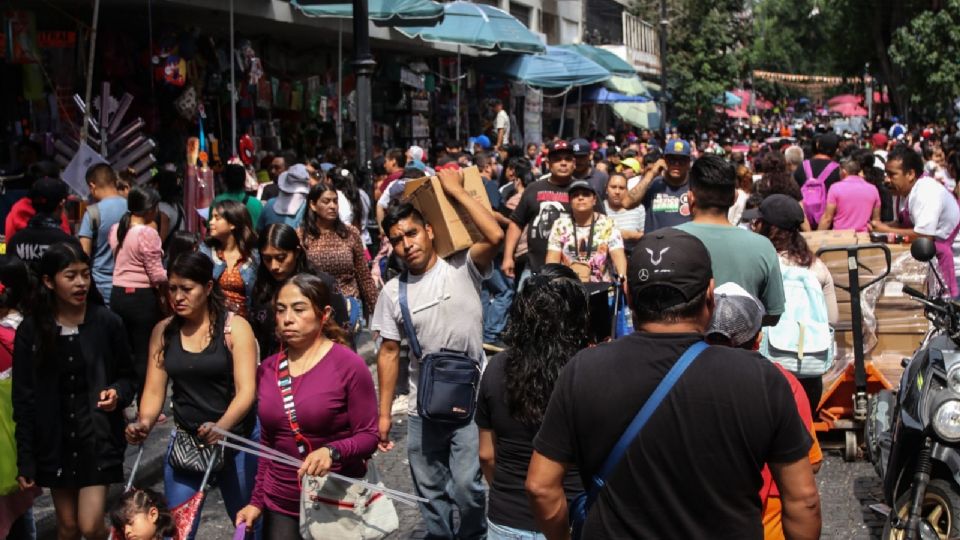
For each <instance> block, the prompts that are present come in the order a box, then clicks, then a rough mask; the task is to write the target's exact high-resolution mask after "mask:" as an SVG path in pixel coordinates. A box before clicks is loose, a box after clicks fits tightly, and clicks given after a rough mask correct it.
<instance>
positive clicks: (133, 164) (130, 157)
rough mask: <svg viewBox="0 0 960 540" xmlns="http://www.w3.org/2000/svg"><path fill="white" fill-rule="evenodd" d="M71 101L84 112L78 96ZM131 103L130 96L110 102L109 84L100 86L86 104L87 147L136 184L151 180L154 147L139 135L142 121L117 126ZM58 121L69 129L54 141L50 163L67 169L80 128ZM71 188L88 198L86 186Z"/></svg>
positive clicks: (76, 144) (75, 152)
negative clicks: (132, 177) (129, 173)
mask: <svg viewBox="0 0 960 540" xmlns="http://www.w3.org/2000/svg"><path fill="white" fill-rule="evenodd" d="M73 101H74V104H75V105H76V106H77V108H78V109H80V112H81V113H83V112H84V111H86V109H87V104H86V103H84V102H83V99H82V98H81V97H80V96H79V95H78V94H75V95H74V96H73ZM132 103H133V96H131V95H130V94H124V95H123V97H122V98H121V99H120V100H119V101H118V100H116V99H115V98H113V97H112V96H111V95H110V83H107V82H105V83H103V85H102V86H101V91H100V96H99V97H97V98H95V99H93V100H92V102H91V104H90V106H91V107H92V108H93V111H91V114H90V119H89V126H88V127H89V132H88V135H87V144H88V145H89V146H90V148H91V149H93V152H94V153H97V154H99V156H101V157H102V158H104V159H106V160H107V161H108V162H109V163H110V166H111V167H113V169H114V170H123V169H133V171H134V174H135V175H136V181H137V183H138V184H140V183H143V182H146V181H147V180H148V179H149V178H150V177H151V176H152V172H151V168H152V167H153V165H154V163H156V158H155V157H154V156H153V154H152V153H151V152H153V150H154V149H155V148H156V147H157V145H156V143H155V142H154V141H153V139H150V138H149V137H147V136H145V135H144V134H143V129H144V127H145V125H146V124H145V122H144V121H143V119H142V118H135V119H134V120H133V121H131V122H129V123H128V124H126V125H121V124H122V122H124V117H125V116H126V114H127V111H129V110H130V106H131V104H132ZM94 113H95V114H94ZM62 121H63V122H68V123H69V124H70V125H69V127H66V126H65V129H64V133H62V134H61V136H60V137H58V138H57V140H56V141H54V144H53V146H54V149H55V151H56V156H55V158H54V161H55V162H56V163H57V165H59V166H60V167H67V165H69V164H70V162H71V161H72V160H73V159H74V157H75V156H76V154H77V152H78V150H79V149H80V148H81V144H80V140H79V139H78V138H77V135H76V134H77V133H79V132H80V126H78V125H77V124H76V123H74V121H73V120H71V119H70V118H69V117H66V116H65V117H64V118H63V119H62ZM84 171H86V169H84ZM71 187H73V188H74V190H75V191H76V192H77V194H79V195H81V196H83V197H86V196H87V195H88V194H89V190H88V189H87V186H86V182H78V183H77V185H71Z"/></svg>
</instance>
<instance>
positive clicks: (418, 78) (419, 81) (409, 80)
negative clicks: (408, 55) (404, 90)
mask: <svg viewBox="0 0 960 540" xmlns="http://www.w3.org/2000/svg"><path fill="white" fill-rule="evenodd" d="M400 82H401V83H403V84H405V85H407V86H412V87H413V88H416V89H417V90H423V89H424V81H423V75H420V74H417V73H414V72H413V71H411V70H409V69H407V68H405V67H401V68H400Z"/></svg>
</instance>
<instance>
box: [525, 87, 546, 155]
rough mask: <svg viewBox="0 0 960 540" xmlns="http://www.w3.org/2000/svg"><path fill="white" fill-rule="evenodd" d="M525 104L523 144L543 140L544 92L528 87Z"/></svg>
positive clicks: (539, 142)
mask: <svg viewBox="0 0 960 540" xmlns="http://www.w3.org/2000/svg"><path fill="white" fill-rule="evenodd" d="M523 102H524V106H523V127H524V132H523V144H524V146H526V145H528V144H541V143H542V142H543V92H541V91H540V90H537V89H536V88H531V87H529V86H528V87H527V90H526V92H525V95H524V100H523Z"/></svg>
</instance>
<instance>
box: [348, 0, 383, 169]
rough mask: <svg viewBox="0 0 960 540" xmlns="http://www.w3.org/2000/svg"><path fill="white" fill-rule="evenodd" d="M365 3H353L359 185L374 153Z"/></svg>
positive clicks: (361, 0)
mask: <svg viewBox="0 0 960 540" xmlns="http://www.w3.org/2000/svg"><path fill="white" fill-rule="evenodd" d="M368 26H369V19H368V17H367V0H353V53H354V60H353V67H354V70H355V71H356V74H357V94H356V109H357V118H356V120H357V176H358V180H360V182H358V184H359V185H365V184H366V182H367V180H368V179H369V172H370V160H371V157H370V156H371V153H372V150H373V115H372V112H371V110H370V108H371V105H370V79H371V78H372V76H373V72H374V69H375V68H376V66H377V63H376V62H375V61H374V60H373V55H371V54H370V34H369V28H368Z"/></svg>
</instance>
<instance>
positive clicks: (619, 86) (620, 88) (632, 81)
mask: <svg viewBox="0 0 960 540" xmlns="http://www.w3.org/2000/svg"><path fill="white" fill-rule="evenodd" d="M603 84H604V85H605V86H606V87H607V88H609V89H610V90H613V91H614V92H618V93H620V94H625V95H628V96H647V97H649V96H650V91H649V90H647V87H646V85H644V84H643V81H641V80H640V77H638V76H637V75H636V74H633V75H631V76H629V77H620V76H616V75H614V76H613V77H610V80H608V81H606V82H604V83H603Z"/></svg>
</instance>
